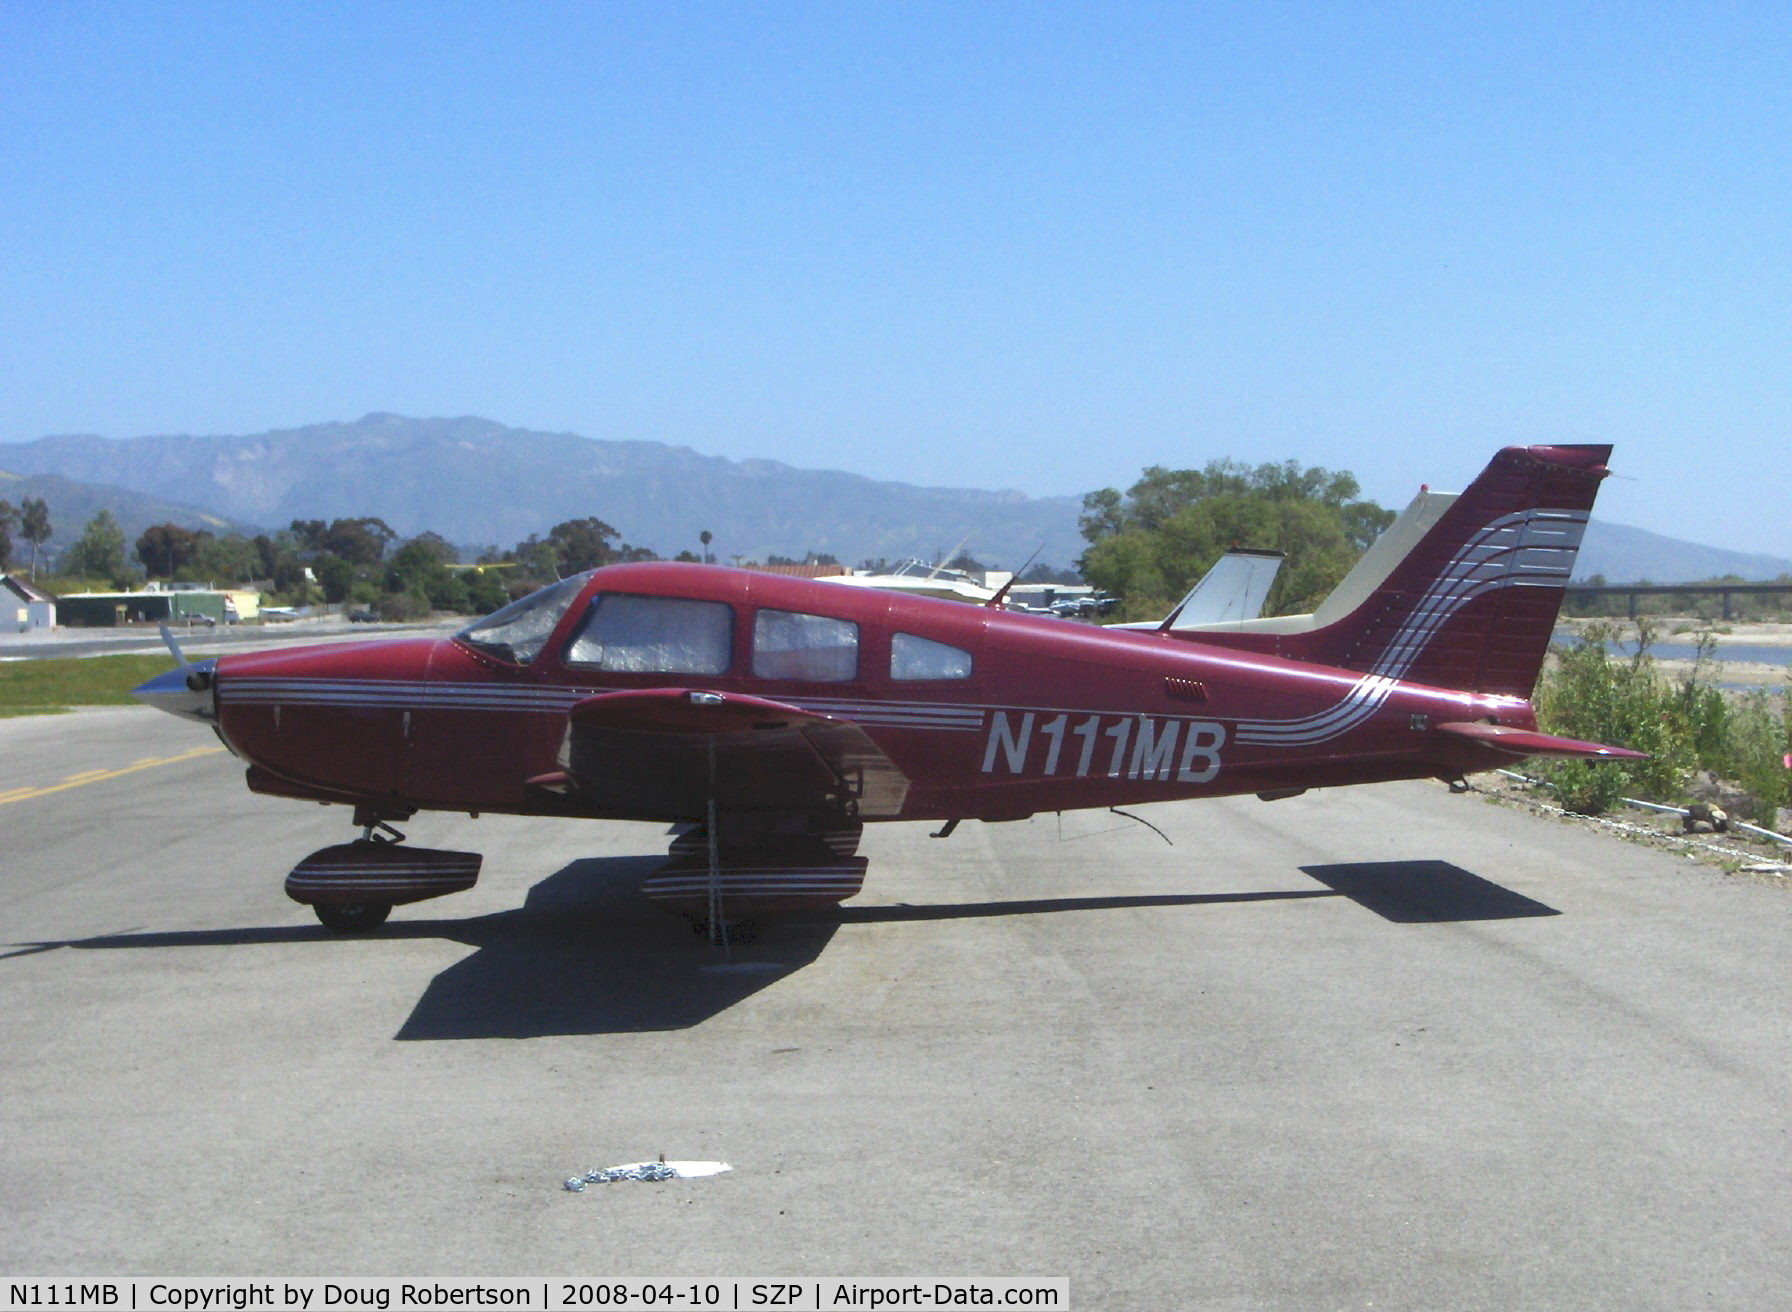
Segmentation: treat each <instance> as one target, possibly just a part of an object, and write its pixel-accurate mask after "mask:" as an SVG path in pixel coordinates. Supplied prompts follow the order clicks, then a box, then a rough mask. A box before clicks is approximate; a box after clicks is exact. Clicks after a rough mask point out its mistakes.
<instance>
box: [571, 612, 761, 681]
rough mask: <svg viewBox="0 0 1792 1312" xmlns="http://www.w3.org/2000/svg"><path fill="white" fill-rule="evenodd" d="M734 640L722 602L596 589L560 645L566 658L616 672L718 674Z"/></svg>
mask: <svg viewBox="0 0 1792 1312" xmlns="http://www.w3.org/2000/svg"><path fill="white" fill-rule="evenodd" d="M733 641H734V611H733V609H732V608H731V607H730V606H728V605H727V604H726V603H725V602H720V601H696V600H692V599H690V598H687V597H642V596H638V595H636V594H634V593H630V592H611V593H604V594H600V595H599V596H598V597H596V598H595V599H594V600H593V601H592V603H591V610H590V612H589V613H588V614H587V615H586V616H585V619H584V620H583V622H582V623H580V625H579V628H578V632H576V633H575V634H573V637H572V641H571V642H569V643H568V644H567V646H566V663H567V664H568V665H581V666H587V667H591V668H595V669H599V670H610V671H614V672H616V673H619V674H724V673H726V672H727V670H728V662H729V648H730V647H731V646H732V644H733Z"/></svg>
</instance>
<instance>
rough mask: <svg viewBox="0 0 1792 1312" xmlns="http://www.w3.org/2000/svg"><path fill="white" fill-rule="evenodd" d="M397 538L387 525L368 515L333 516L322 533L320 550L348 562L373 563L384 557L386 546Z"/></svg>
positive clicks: (358, 563)
mask: <svg viewBox="0 0 1792 1312" xmlns="http://www.w3.org/2000/svg"><path fill="white" fill-rule="evenodd" d="M397 537H398V534H397V533H396V532H394V531H393V529H392V526H391V525H389V524H388V523H386V521H385V520H383V519H378V518H376V517H374V516H371V515H369V516H365V517H363V518H360V519H336V520H331V521H330V527H329V528H328V529H327V530H326V531H325V533H324V535H323V549H324V550H325V551H328V552H330V553H332V554H333V555H337V556H341V557H342V558H343V559H344V560H346V561H348V562H349V564H351V565H377V564H379V563H380V561H381V560H383V559H385V555H386V547H387V546H388V545H389V544H390V543H391V542H392V541H393V540H394V539H396V538H397Z"/></svg>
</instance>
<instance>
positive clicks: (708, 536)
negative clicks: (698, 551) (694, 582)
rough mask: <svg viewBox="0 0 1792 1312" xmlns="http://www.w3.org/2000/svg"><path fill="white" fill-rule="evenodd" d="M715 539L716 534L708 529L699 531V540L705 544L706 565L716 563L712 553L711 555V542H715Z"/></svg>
mask: <svg viewBox="0 0 1792 1312" xmlns="http://www.w3.org/2000/svg"><path fill="white" fill-rule="evenodd" d="M715 540H716V538H715V534H713V533H711V532H710V531H709V530H708V529H704V530H703V531H702V532H701V533H699V534H698V535H697V541H699V542H701V543H702V544H703V563H704V564H705V565H712V564H714V563H715V562H714V561H713V560H711V559H710V555H709V544H710V543H712V542H714V541H715Z"/></svg>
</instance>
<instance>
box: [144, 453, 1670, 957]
mask: <svg viewBox="0 0 1792 1312" xmlns="http://www.w3.org/2000/svg"><path fill="white" fill-rule="evenodd" d="M1610 451H1611V448H1610V447H1608V446H1533V447H1528V448H1526V447H1509V448H1507V449H1506V450H1503V451H1501V452H1500V453H1499V454H1498V455H1496V456H1495V457H1494V459H1493V461H1492V463H1491V464H1489V465H1488V467H1487V468H1486V470H1485V471H1484V472H1483V473H1482V474H1481V475H1480V477H1478V478H1477V479H1476V480H1475V482H1474V483H1473V484H1472V485H1471V486H1470V487H1469V488H1468V490H1467V491H1466V492H1464V493H1462V494H1461V495H1460V496H1457V497H1455V498H1453V499H1452V498H1447V497H1440V496H1439V495H1438V494H1422V495H1421V498H1420V500H1419V501H1415V503H1414V506H1413V507H1412V508H1409V513H1408V514H1407V515H1403V516H1402V517H1401V519H1400V520H1398V521H1396V524H1395V526H1394V528H1392V529H1390V530H1389V534H1387V535H1384V538H1383V540H1382V541H1381V542H1378V543H1377V544H1376V547H1375V548H1372V549H1371V551H1370V553H1369V554H1368V555H1366V556H1365V558H1364V564H1363V565H1362V566H1360V567H1359V570H1358V571H1354V572H1353V574H1352V575H1351V576H1350V577H1349V578H1347V579H1346V580H1345V583H1344V584H1342V585H1340V588H1339V589H1338V591H1337V592H1335V593H1334V594H1333V596H1332V597H1331V598H1328V600H1327V602H1326V603H1325V604H1324V605H1322V606H1321V607H1320V609H1319V610H1318V611H1317V612H1315V614H1314V615H1312V616H1307V617H1296V618H1287V617H1284V618H1282V619H1263V620H1253V621H1249V622H1247V623H1242V624H1240V623H1232V624H1226V625H1223V626H1218V627H1216V628H1214V629H1212V630H1191V629H1183V628H1175V627H1172V625H1171V623H1170V622H1169V621H1166V623H1165V624H1164V625H1163V626H1161V627H1159V628H1158V629H1156V630H1155V631H1138V630H1131V631H1120V630H1115V629H1103V628H1098V627H1093V626H1090V625H1084V624H1078V623H1074V622H1071V621H1067V620H1061V619H1055V618H1048V617H1037V616H1029V615H1016V614H1010V613H1007V612H1004V611H1001V610H998V609H991V608H989V607H986V606H977V605H970V604H965V603H962V602H951V601H940V600H930V599H926V598H920V597H913V596H907V595H903V594H899V593H882V592H869V591H864V590H861V589H856V588H843V587H839V586H836V585H832V584H829V583H826V582H818V581H811V580H802V579H793V578H785V577H780V576H776V575H771V574H763V573H754V572H751V571H743V570H735V569H727V568H722V567H717V566H710V565H696V564H665V563H653V564H628V565H612V566H608V567H605V568H602V569H597V570H593V571H591V572H590V573H586V574H580V575H578V576H576V577H573V578H568V579H564V580H562V581H560V582H558V583H554V584H551V585H549V586H548V587H545V588H543V589H541V590H540V591H538V592H535V593H533V594H531V595H529V596H527V597H524V598H523V599H521V600H520V601H516V602H514V603H512V604H511V605H509V606H506V607H505V608H504V609H502V610H499V611H497V612H495V613H494V614H491V615H488V616H486V617H484V618H483V619H480V620H477V621H475V622H474V623H473V624H471V625H469V626H468V627H467V628H465V629H463V630H461V631H460V632H459V633H457V634H455V635H454V636H453V637H452V638H447V639H439V640H438V639H433V638H417V639H401V640H396V641H371V642H351V643H336V644H327V645H320V646H313V647H306V648H301V649H296V650H286V651H271V652H254V653H236V654H231V655H226V656H221V657H217V658H214V659H210V660H203V661H198V662H194V663H190V664H188V663H183V664H181V665H180V666H179V667H178V668H176V669H174V670H171V671H169V672H168V673H166V674H164V675H161V676H159V677H157V678H155V679H152V680H150V681H149V682H147V683H145V684H143V685H142V686H141V687H140V688H138V689H137V690H136V695H137V696H138V697H139V698H140V699H141V700H143V701H145V702H147V703H149V704H151V705H154V706H158V707H161V708H162V709H164V710H168V711H172V712H174V713H176V714H180V715H184V716H188V717H190V718H193V719H197V720H200V721H203V722H205V723H207V724H210V725H211V726H212V727H213V728H214V729H215V730H216V732H217V734H218V736H219V737H220V738H221V739H222V740H223V741H224V743H225V745H226V746H228V747H229V748H230V750H231V751H232V752H234V753H235V754H236V755H237V756H238V757H240V758H242V759H243V760H244V761H246V762H247V764H248V786H249V788H250V789H251V790H253V791H255V792H258V793H266V794H271V795H274V796H279V797H291V798H299V799H303V800H307V801H313V802H330V803H340V804H342V805H345V806H349V807H352V808H353V809H354V819H355V824H356V825H358V826H360V827H361V829H362V835H361V837H360V838H359V839H357V840H355V841H353V842H349V843H343V844H338V845H336V846H333V847H326V848H324V849H322V850H321V851H318V852H314V853H312V854H311V855H310V856H309V857H307V858H305V860H303V861H301V862H300V863H299V865H298V866H297V868H296V869H294V870H293V872H292V873H291V875H290V876H289V877H288V878H287V882H286V890H287V892H288V894H289V895H290V896H291V897H292V898H293V899H294V900H296V901H299V902H302V903H308V904H310V905H311V906H312V907H313V908H314V909H315V911H316V914H317V916H318V918H319V919H320V920H322V921H323V923H324V924H325V925H326V926H328V927H330V928H331V929H335V930H342V931H350V930H366V929H371V928H374V927H376V926H377V925H379V924H380V923H381V922H383V921H384V920H385V918H386V916H387V914H388V913H389V912H390V910H391V909H392V907H393V905H395V904H398V903H406V902H415V901H419V900H421V899H424V898H429V897H437V896H440V895H442V894H444V893H451V892H455V891H458V890H461V889H465V888H469V887H471V886H472V885H473V883H474V881H475V880H476V878H477V877H478V871H479V864H480V857H479V855H478V854H477V853H470V852H448V851H439V850H432V849H428V848H418V847H414V846H411V845H408V844H405V845H401V844H400V842H398V841H396V840H397V839H398V838H399V837H400V836H399V835H398V834H397V831H396V830H394V829H393V828H392V825H393V823H394V822H401V821H404V820H406V819H408V818H409V817H411V816H412V815H414V814H415V813H416V812H418V811H465V812H470V813H473V814H478V813H480V812H484V811H493V812H506V813H512V814H523V815H541V816H583V817H590V818H593V819H606V818H608V819H630V820H653V821H661V822H666V823H670V824H673V825H675V826H684V827H681V828H680V829H679V830H678V833H677V836H676V837H675V838H674V839H673V841H672V843H671V851H670V854H669V859H668V860H667V862H666V863H665V864H664V865H662V866H661V867H659V868H658V869H657V870H656V871H655V872H654V873H653V874H651V875H649V876H648V877H647V878H646V879H645V880H644V881H643V884H642V891H643V892H644V893H645V894H646V895H647V896H649V897H651V898H654V899H655V900H657V901H659V902H661V903H663V904H666V905H667V906H669V907H671V908H672V909H674V910H676V911H679V912H681V913H683V914H686V915H688V916H690V917H691V918H692V919H693V920H694V921H696V922H697V923H698V924H699V925H702V926H707V927H708V930H709V932H710V933H711V934H712V935H714V934H715V933H716V932H717V926H718V925H719V926H722V927H724V928H725V927H726V926H727V925H728V924H729V923H731V922H738V921H741V920H750V919H753V918H757V917H759V916H763V915H766V914H771V913H776V912H778V911H783V910H791V909H796V908H802V907H814V906H825V905H829V904H832V903H836V902H839V901H842V900H844V899H846V898H849V897H851V896H853V895H854V894H855V893H857V892H858V891H859V890H860V888H861V886H862V884H863V880H864V876H865V869H866V861H865V859H864V858H863V857H860V856H858V855H856V853H857V849H858V842H859V838H860V835H861V832H862V827H863V826H864V825H865V824H866V823H867V822H872V821H891V820H928V821H943V822H944V827H943V828H942V829H941V831H940V835H941V836H944V835H945V834H948V833H950V832H951V830H952V829H953V828H954V827H955V826H956V825H957V824H958V823H959V822H960V821H962V820H966V819H978V820H986V821H1001V820H1017V819H1022V818H1024V817H1026V816H1029V815H1031V814H1033V813H1035V812H1045V811H1066V810H1075V809H1079V808H1089V807H1115V806H1124V805H1128V804H1134V803H1140V802H1155V801H1164V800H1169V799H1174V798H1191V797H1217V796H1224V795H1228V794H1238V793H1256V794H1257V795H1258V796H1260V797H1262V798H1264V799H1265V800H1273V799H1276V798H1283V797H1290V796H1293V795H1295V794H1298V793H1301V792H1303V791H1305V790H1306V789H1309V788H1319V787H1331V786H1336V785H1342V784H1360V783H1373V782H1378V781H1383V780H1392V779H1411V778H1424V777H1439V778H1444V779H1451V780H1454V779H1457V778H1460V777H1461V776H1462V775H1464V774H1465V773H1469V772H1473V771H1478V770H1485V769H1489V768H1492V767H1495V766H1499V765H1503V764H1509V763H1511V762H1513V761H1515V760H1517V759H1519V758H1521V757H1525V756H1532V755H1548V756H1562V757H1580V758H1587V759H1594V760H1597V759H1601V758H1615V757H1636V756H1638V755H1639V753H1635V752H1630V751H1626V750H1624V749H1621V748H1615V747H1606V746H1602V745H1600V744H1597V743H1587V742H1579V741H1576V740H1572V739H1566V738H1559V737H1555V736H1552V735H1549V734H1544V733H1541V732H1539V731H1538V728H1537V722H1536V716H1535V714H1534V713H1533V711H1532V708H1531V704H1530V701H1529V698H1530V695H1531V692H1532V688H1533V685H1534V683H1535V681H1536V677H1537V673H1538V671H1539V669H1540V668H1541V666H1542V663H1543V660H1544V657H1545V654H1546V653H1547V650H1548V647H1549V642H1550V635H1551V632H1552V630H1553V628H1554V624H1555V619H1556V613H1557V610H1558V609H1559V607H1560V605H1561V601H1562V596H1563V591H1564V588H1565V585H1566V584H1567V582H1568V579H1569V574H1570V571H1571V569H1572V567H1573V564H1574V557H1575V552H1576V550H1577V549H1578V547H1579V545H1580V540H1581V535H1582V532H1583V531H1584V529H1585V527H1586V522H1587V514H1588V512H1589V510H1590V509H1591V507H1592V505H1593V498H1594V494H1595V492H1596V491H1597V489H1598V486H1599V483H1600V480H1601V479H1603V478H1604V477H1605V475H1606V460H1607V458H1608V456H1609V454H1610ZM1334 603H1336V604H1334ZM1172 618H1174V617H1172Z"/></svg>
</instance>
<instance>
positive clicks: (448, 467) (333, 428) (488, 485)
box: [0, 414, 1792, 583]
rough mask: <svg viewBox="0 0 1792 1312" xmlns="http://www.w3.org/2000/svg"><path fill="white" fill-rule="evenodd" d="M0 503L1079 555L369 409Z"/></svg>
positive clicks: (917, 492)
mask: <svg viewBox="0 0 1792 1312" xmlns="http://www.w3.org/2000/svg"><path fill="white" fill-rule="evenodd" d="M0 471H11V472H10V473H6V472H0V499H6V500H10V501H12V502H13V503H14V504H15V505H16V504H17V503H18V502H19V500H20V499H21V498H22V497H24V496H42V497H44V498H45V499H46V500H47V501H48V502H49V503H50V508H51V519H52V522H53V523H54V525H55V527H56V536H55V538H54V539H53V542H54V543H59V544H66V543H67V542H70V541H72V540H73V538H74V537H75V535H76V534H78V533H79V532H80V528H81V526H82V525H83V524H85V523H86V521H87V519H88V518H90V517H91V516H92V515H93V514H94V513H95V512H96V511H97V510H98V509H100V508H101V507H102V506H104V507H105V508H106V509H109V510H111V511H112V513H113V515H114V516H115V517H116V518H117V519H118V520H119V523H120V525H121V527H123V528H124V530H125V532H126V534H127V535H128V536H129V538H130V539H132V540H134V539H135V537H136V536H137V535H138V534H140V533H141V532H142V531H143V529H144V528H145V527H147V526H148V525H149V524H152V523H160V522H163V521H172V522H174V523H179V524H183V525H186V526H187V527H191V528H210V529H212V530H213V531H214V532H223V531H229V530H231V529H237V530H242V531H248V532H254V531H256V528H257V526H262V527H267V528H278V527H284V526H285V525H286V524H288V523H289V522H290V521H292V520H294V519H335V518H340V517H354V516H361V515H377V516H379V517H380V518H381V519H384V520H385V521H386V522H387V523H388V524H390V525H391V526H392V527H393V528H394V529H396V530H397V531H398V532H399V533H400V534H403V535H406V536H410V535H413V534H416V533H420V532H422V531H423V530H425V529H432V530H434V531H435V532H437V533H440V534H442V535H443V536H444V537H446V538H448V539H449V540H451V541H453V542H457V543H460V544H462V545H463V546H472V547H479V546H484V545H488V544H489V545H496V546H501V547H508V546H510V545H512V544H513V543H516V542H518V541H521V540H522V539H524V538H526V537H528V536H529V535H530V534H532V533H537V534H544V535H545V534H546V532H547V530H548V529H549V528H550V527H552V526H553V525H554V524H556V523H558V522H560V521H562V520H566V519H579V518H584V517H586V516H596V517H597V518H599V519H602V520H604V521H605V522H607V523H609V524H611V525H613V526H614V527H615V528H616V529H617V530H618V532H619V534H620V536H621V537H622V538H623V539H624V540H625V541H627V542H630V543H632V544H634V545H636V546H644V547H649V548H651V549H653V550H654V551H656V552H659V553H660V554H661V555H665V556H671V555H674V554H676V553H677V552H678V551H680V550H685V549H689V550H692V551H695V550H698V549H699V545H698V537H697V535H698V534H699V533H700V532H701V531H703V530H705V529H707V530H709V531H710V532H711V533H713V534H714V535H715V541H714V542H713V543H712V545H711V548H710V550H711V551H713V552H714V553H715V555H716V557H717V559H720V560H728V559H730V558H732V557H734V556H736V555H738V556H742V557H746V558H751V559H764V558H765V557H766V556H767V555H769V554H772V553H777V554H782V555H787V556H794V557H801V556H802V555H803V554H804V553H806V552H810V551H816V552H829V553H832V554H833V555H835V556H837V557H839V558H840V559H841V560H843V561H846V562H847V563H849V564H850V563H857V562H859V561H861V560H865V559H869V558H876V557H885V558H890V559H901V558H903V557H907V556H911V555H912V556H920V557H925V558H928V559H938V558H941V557H943V556H944V555H946V554H947V553H949V552H951V551H952V550H954V549H955V548H956V546H957V544H958V543H959V542H960V541H965V542H966V549H967V550H968V551H969V552H970V553H971V554H972V555H973V556H975V557H977V558H978V559H979V560H982V561H984V562H985V563H986V564H993V565H1000V566H1006V567H1009V568H1012V567H1014V566H1017V565H1019V564H1020V563H1021V562H1022V561H1024V560H1025V559H1026V558H1027V557H1029V556H1031V555H1032V554H1033V553H1034V552H1035V551H1036V550H1037V551H1038V553H1039V555H1038V559H1039V560H1041V561H1043V562H1045V563H1047V564H1052V565H1058V566H1063V565H1068V564H1070V563H1071V562H1072V561H1073V560H1075V558H1076V557H1077V556H1078V555H1080V554H1081V553H1082V550H1083V546H1084V543H1083V540H1082V538H1081V536H1080V535H1079V534H1078V532H1077V526H1076V522H1077V516H1078V514H1079V513H1080V511H1081V501H1080V499H1079V498H1077V497H1042V498H1034V497H1027V496H1025V495H1023V494H1022V493H1019V492H1013V491H985V490H979V489H974V488H950V487H918V486H915V485H913V484H908V483H895V482H883V481H878V480H875V479H870V478H865V477H862V476H860V475H857V474H851V473H845V472H842V471H839V470H818V469H799V468H796V467H794V466H791V465H786V464H782V463H780V462H778V461H774V460H741V461H735V460H728V459H725V458H723V457H720V456H706V455H703V454H701V453H699V452H697V451H693V450H691V449H690V448H689V447H681V446H671V445H667V444H664V443H659V442H625V441H605V440H599V439H595V438H587V437H581V436H579V435H578V434H575V433H543V432H531V431H528V430H525V429H517V428H508V427H506V426H504V425H503V424H499V423H495V422H493V421H492V420H489V419H478V418H461V419H409V418H405V417H404V416H401V415H393V414H370V415H367V416H365V417H364V418H362V419H360V420H357V421H355V422H353V423H324V424H312V425H309V426H307V427H304V428H290V429H279V430H275V431H272V432H267V433H261V434H256V435H253V436H246V437H190V436H175V437H138V438H125V439H116V438H104V437H91V436H59V437H43V438H38V439H37V440H35V441H31V442H20V443H15V444H11V445H7V446H0ZM1575 574H1576V577H1577V578H1583V579H1584V578H1588V577H1590V576H1592V575H1594V574H1603V575H1604V576H1605V577H1606V578H1607V579H1609V580H1611V581H1614V582H1616V581H1631V580H1637V579H1645V578H1646V579H1651V580H1653V581H1655V582H1658V583H1679V582H1691V581H1695V580H1698V579H1706V578H1713V577H1717V576H1720V575H1726V574H1734V575H1738V576H1740V577H1742V578H1746V579H1772V578H1775V577H1777V576H1779V575H1781V574H1792V560H1786V559H1783V558H1779V557H1772V556H1762V555H1749V554H1746V553H1742V552H1734V551H1726V550H1723V549H1721V548H1717V547H1707V546H1702V545H1700V544H1697V543H1692V542H1686V541H1683V540H1681V539H1678V538H1671V537H1667V536H1664V535H1662V534H1659V533H1651V532H1648V531H1646V530H1643V529H1637V528H1630V527H1627V526H1625V525H1621V524H1610V523H1606V522H1605V521H1602V520H1595V521H1594V522H1593V523H1592V525H1590V526H1589V528H1588V531H1587V537H1586V542H1585V544H1584V545H1583V546H1582V549H1581V555H1580V560H1579V564H1578V566H1577V568H1576V570H1575Z"/></svg>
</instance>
